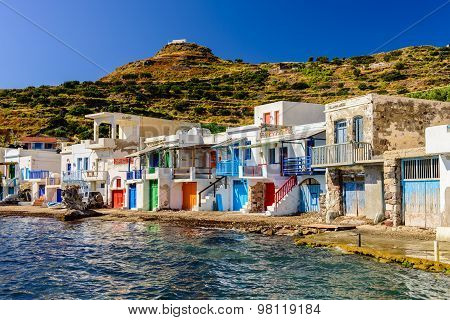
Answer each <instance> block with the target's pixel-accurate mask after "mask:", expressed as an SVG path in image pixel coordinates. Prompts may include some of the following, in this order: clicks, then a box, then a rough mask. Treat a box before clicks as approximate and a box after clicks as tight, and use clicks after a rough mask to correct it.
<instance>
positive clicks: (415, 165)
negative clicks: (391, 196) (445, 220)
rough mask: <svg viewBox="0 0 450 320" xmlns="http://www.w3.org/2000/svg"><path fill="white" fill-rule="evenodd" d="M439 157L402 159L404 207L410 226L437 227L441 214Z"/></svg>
mask: <svg viewBox="0 0 450 320" xmlns="http://www.w3.org/2000/svg"><path fill="white" fill-rule="evenodd" d="M439 191H440V188H439V159H438V158H419V159H405V160H403V161H402V208H403V219H404V223H405V225H407V226H414V227H422V228H436V227H439V226H440V225H441V218H440V214H439V211H440V210H439Z"/></svg>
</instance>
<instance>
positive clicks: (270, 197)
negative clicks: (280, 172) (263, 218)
mask: <svg viewBox="0 0 450 320" xmlns="http://www.w3.org/2000/svg"><path fill="white" fill-rule="evenodd" d="M274 202H275V184H274V183H273V182H270V183H266V192H265V197H264V210H267V207H268V206H271V205H273V203H274Z"/></svg>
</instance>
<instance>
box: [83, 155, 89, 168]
mask: <svg viewBox="0 0 450 320" xmlns="http://www.w3.org/2000/svg"><path fill="white" fill-rule="evenodd" d="M84 170H89V158H84Z"/></svg>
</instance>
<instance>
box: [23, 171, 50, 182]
mask: <svg viewBox="0 0 450 320" xmlns="http://www.w3.org/2000/svg"><path fill="white" fill-rule="evenodd" d="M49 175H50V173H49V172H48V171H46V170H30V171H26V173H25V179H26V180H30V179H46V178H48V177H49Z"/></svg>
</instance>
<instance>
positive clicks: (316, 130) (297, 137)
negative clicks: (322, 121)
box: [281, 128, 325, 141]
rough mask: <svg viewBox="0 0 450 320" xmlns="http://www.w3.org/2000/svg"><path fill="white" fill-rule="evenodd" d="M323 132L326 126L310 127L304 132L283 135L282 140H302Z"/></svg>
mask: <svg viewBox="0 0 450 320" xmlns="http://www.w3.org/2000/svg"><path fill="white" fill-rule="evenodd" d="M322 132H325V129H324V128H314V129H308V130H305V131H303V132H297V133H294V134H290V135H287V136H285V137H283V138H282V139H281V140H282V141H290V140H301V139H306V138H310V137H312V136H315V135H316V134H319V133H322Z"/></svg>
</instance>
